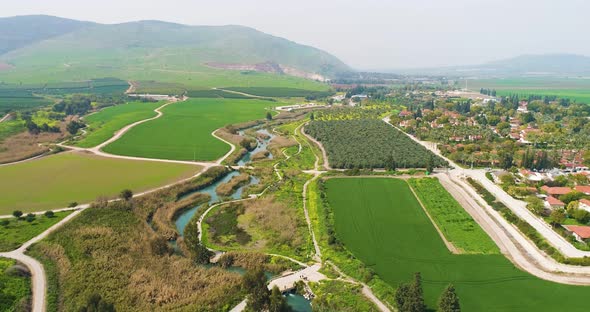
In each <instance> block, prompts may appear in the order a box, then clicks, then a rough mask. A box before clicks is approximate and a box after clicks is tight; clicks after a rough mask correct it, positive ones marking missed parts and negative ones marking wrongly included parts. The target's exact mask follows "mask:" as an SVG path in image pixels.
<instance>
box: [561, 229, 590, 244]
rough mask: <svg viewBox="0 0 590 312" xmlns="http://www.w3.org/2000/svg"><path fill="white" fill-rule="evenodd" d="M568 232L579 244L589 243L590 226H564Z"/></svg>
mask: <svg viewBox="0 0 590 312" xmlns="http://www.w3.org/2000/svg"><path fill="white" fill-rule="evenodd" d="M563 227H564V228H565V229H566V230H567V231H568V232H570V233H571V234H572V235H574V237H575V238H576V240H578V241H579V242H588V241H590V226H584V225H564V226H563Z"/></svg>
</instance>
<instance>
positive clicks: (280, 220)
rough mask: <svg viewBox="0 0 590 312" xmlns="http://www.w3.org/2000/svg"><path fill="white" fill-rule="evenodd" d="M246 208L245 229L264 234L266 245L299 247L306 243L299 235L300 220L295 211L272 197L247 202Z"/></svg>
mask: <svg viewBox="0 0 590 312" xmlns="http://www.w3.org/2000/svg"><path fill="white" fill-rule="evenodd" d="M245 206H246V210H245V213H244V214H245V218H244V219H245V221H244V224H243V226H244V228H246V230H247V231H258V232H261V233H263V235H262V236H263V237H264V239H265V241H266V245H271V246H273V245H274V246H281V245H287V246H292V247H298V246H301V245H302V244H303V243H304V241H303V239H302V237H301V236H299V235H298V233H299V231H298V224H299V220H298V218H297V212H296V211H295V209H292V208H290V207H288V206H287V205H285V204H283V203H281V202H279V201H276V200H275V199H274V198H273V197H272V196H271V197H265V198H261V199H258V200H255V201H250V202H247V203H245Z"/></svg>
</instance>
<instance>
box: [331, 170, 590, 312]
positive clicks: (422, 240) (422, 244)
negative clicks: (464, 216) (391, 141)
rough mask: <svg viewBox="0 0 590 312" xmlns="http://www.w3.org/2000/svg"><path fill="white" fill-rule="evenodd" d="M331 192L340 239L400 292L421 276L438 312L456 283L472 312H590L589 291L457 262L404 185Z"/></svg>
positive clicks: (491, 262) (479, 258) (337, 184)
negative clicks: (440, 298)
mask: <svg viewBox="0 0 590 312" xmlns="http://www.w3.org/2000/svg"><path fill="white" fill-rule="evenodd" d="M326 187H327V196H328V202H329V203H330V206H331V207H332V208H333V209H334V214H335V215H334V216H335V226H336V232H337V236H338V237H339V239H340V240H341V241H342V242H343V243H344V244H345V245H346V247H347V248H348V249H349V250H350V251H351V252H352V253H353V254H354V255H355V256H356V257H357V258H359V259H360V260H362V261H363V262H364V263H366V264H367V265H368V266H370V267H371V268H372V269H373V270H374V271H375V272H376V273H377V274H378V275H379V276H380V277H381V278H383V279H384V280H385V281H386V282H388V283H389V284H391V285H393V286H397V285H398V284H399V283H401V282H406V281H409V280H410V279H411V278H412V274H413V273H414V272H421V273H422V278H423V286H424V294H425V298H426V303H427V304H428V306H429V308H431V309H434V308H435V302H436V300H437V298H438V296H439V295H440V293H441V292H442V290H443V289H444V287H445V286H446V285H447V284H448V283H453V284H454V285H455V287H456V289H457V293H458V295H459V297H460V300H461V308H462V310H464V311H585V310H586V309H587V305H586V301H587V300H586V298H587V294H588V290H589V288H588V287H579V286H567V285H561V284H556V283H552V282H548V281H544V280H540V279H538V278H536V277H533V276H531V275H530V274H528V273H525V272H522V271H520V270H519V269H517V268H516V267H515V266H514V265H513V264H512V263H510V262H509V261H508V260H507V259H506V258H505V257H504V256H502V255H452V254H450V253H449V251H448V249H447V248H446V246H445V245H444V244H443V242H442V241H441V240H440V237H439V236H438V234H437V233H436V230H435V229H434V227H433V226H432V224H431V223H430V220H429V219H428V217H427V216H426V215H425V213H424V211H423V210H422V209H421V208H420V206H419V204H418V202H417V201H416V199H415V198H414V197H413V195H412V193H411V192H410V190H409V188H408V185H407V184H406V183H405V182H404V181H402V180H395V179H362V178H356V179H355V178H353V179H330V180H328V181H327V182H326ZM564 298H567V300H565V299H564Z"/></svg>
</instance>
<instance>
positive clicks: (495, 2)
mask: <svg viewBox="0 0 590 312" xmlns="http://www.w3.org/2000/svg"><path fill="white" fill-rule="evenodd" d="M0 7H1V10H0V15H2V16H13V15H26V14H48V15H56V16H61V17H67V18H73V19H82V20H90V21H96V22H102V23H119V22H126V21H133V20H144V19H158V20H165V21H171V22H179V23H183V24H191V25H226V24H237V25H245V26H250V27H254V28H256V29H258V30H261V31H264V32H266V33H270V34H273V35H276V36H281V37H285V38H287V39H290V40H293V41H296V42H299V43H303V44H308V45H312V46H315V47H318V48H320V49H323V50H326V51H328V52H330V53H332V54H334V55H336V56H337V57H339V58H340V59H342V60H343V61H344V62H346V63H348V64H349V65H351V66H352V67H354V68H357V69H395V68H408V67H429V66H446V65H464V64H477V63H481V62H486V61H490V60H496V59H501V58H506V57H512V56H516V55H519V54H527V53H533V54H534V53H536V54H540V53H576V54H585V55H590V40H588V35H589V34H590V18H588V14H589V12H590V1H587V0H406V1H398V0H389V1H388V0H354V1H348V0H342V1H335V0H298V1H285V0H256V1H248V0H209V1H198V0H93V1H88V0H0Z"/></svg>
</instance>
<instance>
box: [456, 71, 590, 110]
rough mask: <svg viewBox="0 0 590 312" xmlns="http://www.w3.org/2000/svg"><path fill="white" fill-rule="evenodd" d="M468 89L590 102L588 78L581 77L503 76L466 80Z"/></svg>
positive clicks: (499, 93)
mask: <svg viewBox="0 0 590 312" xmlns="http://www.w3.org/2000/svg"><path fill="white" fill-rule="evenodd" d="M467 86H468V88H469V89H472V90H474V91H479V89H481V88H487V89H496V90H497V91H498V95H509V94H518V95H522V96H528V95H530V94H535V95H548V96H552V95H554V96H557V97H562V98H569V99H571V100H575V101H576V102H580V103H587V104H590V79H583V78H549V77H539V78H504V79H480V80H468V81H467Z"/></svg>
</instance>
